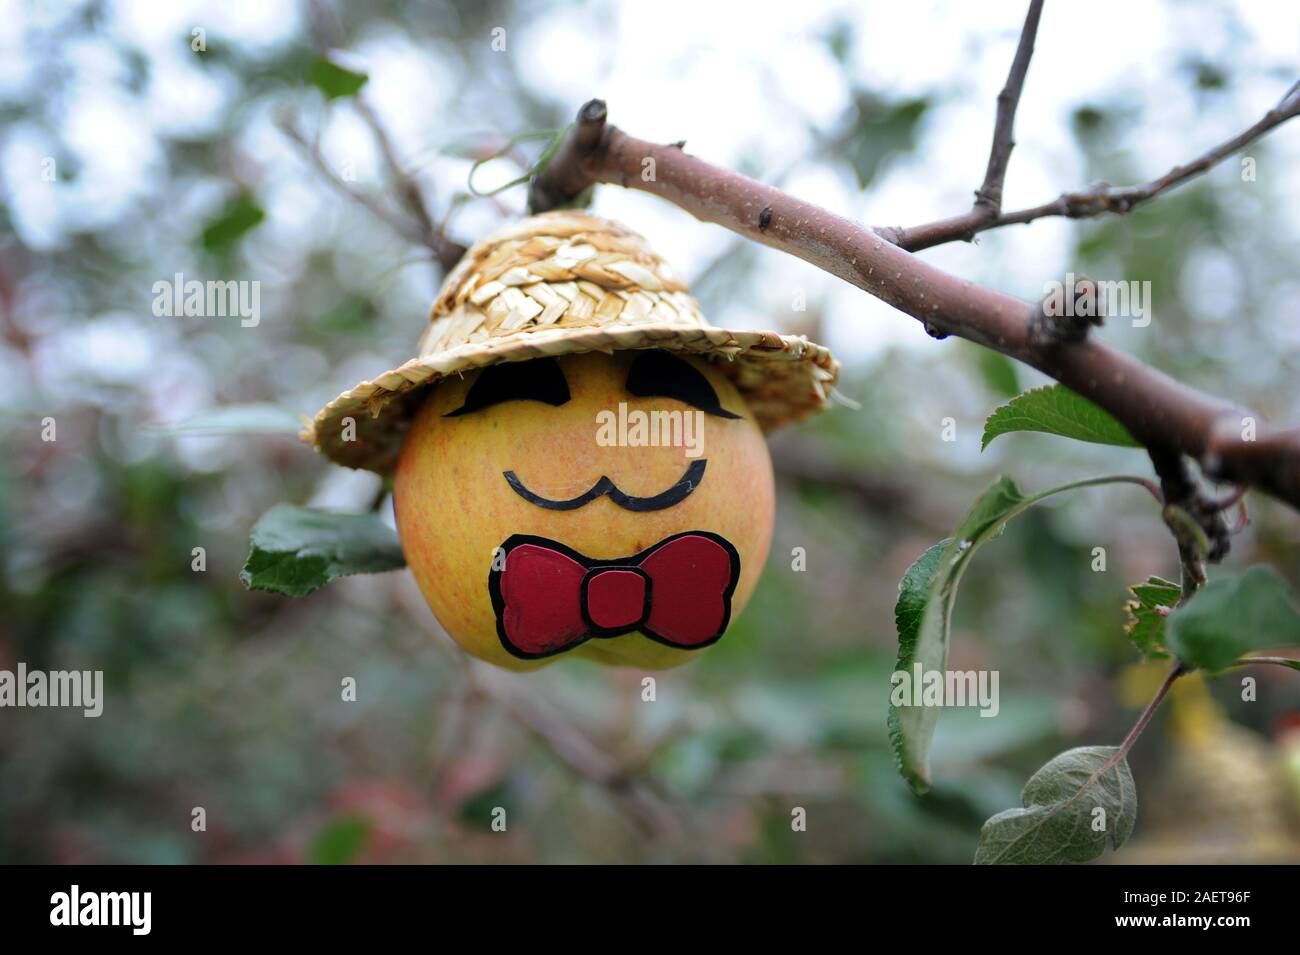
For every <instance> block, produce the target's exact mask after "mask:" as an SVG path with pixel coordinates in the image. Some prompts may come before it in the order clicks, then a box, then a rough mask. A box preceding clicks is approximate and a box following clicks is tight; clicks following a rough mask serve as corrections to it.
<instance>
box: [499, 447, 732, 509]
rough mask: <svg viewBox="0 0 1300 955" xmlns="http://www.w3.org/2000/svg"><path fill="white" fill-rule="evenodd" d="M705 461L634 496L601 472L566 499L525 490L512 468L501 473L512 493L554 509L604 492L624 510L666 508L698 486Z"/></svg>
mask: <svg viewBox="0 0 1300 955" xmlns="http://www.w3.org/2000/svg"><path fill="white" fill-rule="evenodd" d="M706 463H707V461H706V460H705V459H704V458H700V460H698V461H692V462H691V465H690V467H688V468H687V469H686V473H685V474H683V475H682V476H681V479H680V480H679V481H678V482H677V483H676V484H674V485H673V486H672V487H670V488H669V489H668V490H666V491H661V492H659V493H658V494H656V495H655V496H654V497H633V496H632V495H630V494H624V493H623V492H622V491H620V490H619V489H618V486H617V485H615V484H614V482H613V481H611V480H610V479H609V478H607V477H605V476H604V475H601V478H600V480H599V481H597V482H596V483H595V484H593V485H592V486H591V489H590V490H589V491H586V492H584V493H582V494H579V495H578V496H577V497H571V498H569V499H568V500H567V501H554V500H551V499H550V498H549V497H542V496H541V495H540V494H534V493H533V492H532V491H530V490H528V488H526V487H524V482H523V481H521V480H519V476H518V475H517V474H515V472H514V471H503V472H501V473H502V474H503V475H504V477H505V479H506V481H508V482H509V484H510V487H511V488H512V489H513V490H514V492H515V493H516V494H518V495H519V496H520V497H522V498H523V499H524V500H525V501H527V502H528V503H529V504H536V505H537V506H538V507H547V508H550V509H551V510H553V511H572V510H575V509H576V508H579V507H582V506H583V505H584V504H587V503H590V502H591V501H594V500H595V499H596V498H598V497H603V496H605V495H606V494H608V495H609V499H610V500H611V501H613V502H614V503H615V504H617V505H618V506H619V507H621V508H623V509H624V510H625V511H661V510H663V509H664V508H665V507H672V506H673V505H674V504H680V503H681V502H682V501H684V500H686V498H687V496H688V495H689V494H690V493H691V492H692V491H694V490H695V489H696V488H697V487H699V486H700V482H701V481H703V480H704V465H705V464H706Z"/></svg>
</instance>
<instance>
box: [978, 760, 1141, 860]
mask: <svg viewBox="0 0 1300 955" xmlns="http://www.w3.org/2000/svg"><path fill="white" fill-rule="evenodd" d="M1020 801H1021V803H1022V804H1023V806H1024V808H1022V809H1008V810H1006V811H1005V812H1000V813H998V814H997V815H996V816H993V817H992V818H991V819H989V820H988V822H986V823H984V827H983V828H982V829H981V830H980V842H979V848H977V849H976V850H975V864H976V865H998V864H1001V865H1016V864H1018V865H1043V864H1046V863H1054V862H1089V861H1091V860H1093V859H1095V858H1097V857H1098V856H1099V855H1101V854H1102V852H1104V851H1105V849H1106V846H1107V844H1109V845H1110V847H1111V848H1112V849H1118V848H1120V847H1121V846H1122V845H1124V843H1125V842H1127V841H1128V838H1129V836H1131V835H1132V834H1133V826H1134V825H1135V824H1136V822H1137V787H1136V786H1135V785H1134V783H1133V774H1132V773H1131V772H1130V771H1129V768H1128V761H1127V760H1126V759H1124V758H1123V757H1120V756H1119V747H1116V746H1080V747H1079V748H1077V749H1071V750H1067V751H1066V752H1064V753H1061V754H1060V755H1058V756H1056V757H1055V758H1053V759H1052V760H1051V761H1049V762H1048V763H1047V764H1046V765H1045V766H1043V767H1042V768H1041V769H1040V770H1038V772H1036V773H1034V775H1033V776H1031V777H1030V778H1029V782H1027V783H1025V788H1024V790H1023V792H1021V794H1020ZM1098 807H1101V808H1102V809H1104V810H1105V814H1106V815H1105V821H1106V825H1105V828H1104V829H1103V830H1101V831H1098V830H1096V829H1094V828H1093V819H1094V816H1093V813H1094V810H1096V809H1097V808H1098Z"/></svg>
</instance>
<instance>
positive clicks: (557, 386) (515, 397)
mask: <svg viewBox="0 0 1300 955" xmlns="http://www.w3.org/2000/svg"><path fill="white" fill-rule="evenodd" d="M568 400H569V383H568V382H567V381H565V380H564V372H563V371H561V370H560V363H559V362H557V361H556V360H555V359H554V358H534V359H531V360H530V361H523V362H514V363H511V362H507V363H505V364H501V365H491V366H489V367H487V368H484V369H483V370H482V371H481V372H479V376H478V378H476V379H475V380H474V384H472V385H470V386H469V391H468V393H466V395H465V403H464V404H462V405H461V406H460V407H459V408H457V409H456V410H455V411H448V412H447V413H446V414H445V415H443V417H444V418H456V417H459V416H460V415H464V414H469V413H470V412H473V411H481V410H482V409H484V408H487V407H490V406H492V405H497V404H501V402H503V401H541V402H544V403H546V404H548V405H555V406H557V407H558V406H559V405H562V404H564V403H565V402H566V401H568Z"/></svg>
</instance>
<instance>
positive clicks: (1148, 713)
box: [1097, 660, 1187, 776]
mask: <svg viewBox="0 0 1300 955" xmlns="http://www.w3.org/2000/svg"><path fill="white" fill-rule="evenodd" d="M1186 672H1187V666H1186V664H1184V663H1183V662H1182V661H1181V660H1180V661H1178V662H1177V663H1175V664H1174V665H1173V668H1172V669H1171V670H1170V671H1169V673H1168V675H1167V676H1166V677H1165V682H1164V683H1162V684H1160V689H1159V690H1157V691H1156V695H1155V696H1154V697H1152V699H1151V702H1150V703H1148V704H1147V706H1146V709H1144V710H1143V711H1142V715H1141V716H1139V717H1138V720H1137V722H1136V723H1134V724H1133V728H1132V729H1131V730H1129V731H1128V735H1127V736H1125V737H1124V742H1122V743H1120V744H1119V750H1118V751H1117V752H1116V753H1115V755H1114V756H1113V757H1111V759H1110V761H1109V762H1107V764H1106V765H1105V766H1104V767H1103V768H1102V769H1101V770H1099V771H1098V773H1097V775H1098V776H1100V775H1101V774H1102V773H1104V772H1105V771H1106V770H1107V769H1109V768H1110V767H1111V766H1113V765H1115V764H1116V763H1118V762H1119V761H1120V760H1121V759H1123V758H1124V757H1125V756H1126V755H1128V751H1129V750H1131V749H1132V748H1133V744H1134V743H1136V742H1137V739H1138V737H1139V736H1141V735H1142V731H1143V730H1144V729H1146V727H1147V724H1148V723H1150V722H1151V717H1153V716H1155V713H1156V710H1157V709H1159V707H1160V704H1161V703H1162V702H1163V701H1164V698H1165V697H1166V696H1167V695H1168V694H1169V690H1170V689H1171V688H1172V687H1173V685H1174V681H1175V680H1177V679H1178V678H1179V677H1180V676H1182V675H1183V674H1184V673H1186Z"/></svg>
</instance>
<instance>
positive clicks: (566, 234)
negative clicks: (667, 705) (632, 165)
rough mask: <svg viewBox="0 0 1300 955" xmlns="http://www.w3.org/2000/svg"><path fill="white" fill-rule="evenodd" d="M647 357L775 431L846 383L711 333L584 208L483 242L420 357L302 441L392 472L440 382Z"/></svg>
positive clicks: (670, 279)
mask: <svg viewBox="0 0 1300 955" xmlns="http://www.w3.org/2000/svg"><path fill="white" fill-rule="evenodd" d="M635 348H662V349H666V350H668V351H673V352H680V353H685V354H690V355H696V356H698V357H701V358H705V359H708V360H711V361H713V362H715V363H716V364H717V365H718V367H719V368H721V369H722V371H723V372H724V373H725V374H726V375H727V376H728V377H729V378H730V379H731V380H732V382H733V383H734V384H735V385H736V388H737V389H738V390H739V391H740V393H741V394H742V395H744V397H745V401H746V403H747V404H748V405H749V410H750V412H751V413H752V414H753V415H754V417H755V419H756V420H757V422H758V424H759V426H760V427H761V428H762V429H763V430H764V431H770V430H771V429H773V428H776V427H778V426H780V425H782V424H786V423H788V422H791V421H797V420H799V419H800V418H804V417H807V416H808V415H810V414H812V413H813V412H816V411H819V410H821V409H822V408H823V407H825V405H826V392H827V390H828V389H829V388H830V387H831V386H832V385H833V384H834V383H835V380H836V378H837V377H838V375H839V363H838V362H837V361H836V360H835V359H834V358H832V357H831V353H830V352H829V351H828V350H827V349H825V348H823V347H822V346H821V345H815V344H813V343H812V342H809V341H807V340H806V339H804V338H803V337H795V336H789V335H778V334H777V333H776V332H760V331H731V330H728V329H723V328H715V327H713V326H712V325H710V324H709V323H708V322H706V321H705V320H704V316H703V315H701V314H700V310H699V306H698V305H697V304H696V303H695V300H694V299H693V298H691V296H690V295H689V294H688V292H687V288H686V284H685V283H684V282H683V281H682V280H681V279H680V278H678V277H677V275H676V273H674V272H673V270H672V269H671V267H670V266H669V265H668V264H667V263H666V262H664V260H663V259H661V258H660V257H659V256H658V255H656V254H655V253H654V252H653V251H651V249H650V248H649V246H648V245H647V244H646V241H645V239H643V238H642V237H641V236H639V235H637V234H636V233H635V232H632V231H631V230H629V229H626V228H624V227H623V226H621V225H619V224H618V223H616V222H611V221H609V220H607V219H600V218H597V217H596V216H593V215H589V214H587V213H585V212H578V211H572V210H566V211H559V212H548V213H544V214H542V215H537V216H531V217H529V218H526V219H523V220H521V221H519V222H516V223H513V224H511V225H508V226H506V227H505V228H503V229H500V230H498V231H497V232H495V233H493V234H492V235H491V236H489V237H488V238H486V239H484V240H483V241H481V242H479V243H477V244H476V245H474V247H473V248H471V249H470V250H469V251H468V252H467V253H466V254H465V257H464V258H463V259H461V261H460V263H459V264H458V265H457V266H456V267H455V268H454V269H452V271H451V273H450V274H449V275H448V276H447V280H446V281H445V282H444V283H443V286H442V292H441V293H440V294H439V295H438V298H437V301H435V302H434V303H433V313H432V315H431V316H430V319H429V327H428V328H427V329H426V330H425V332H424V335H423V336H422V337H421V339H420V344H419V354H418V357H416V358H412V359H411V360H410V361H408V362H406V364H404V365H401V366H400V367H398V368H395V369H394V370H392V371H388V372H385V373H384V374H382V375H380V376H379V377H378V378H375V379H374V380H373V381H363V382H362V383H361V384H359V385H357V386H356V387H355V388H351V389H349V390H348V391H345V392H343V394H341V395H339V396H338V397H337V398H335V399H334V400H333V401H331V402H330V403H329V404H327V405H326V406H325V407H324V408H322V409H321V410H320V411H319V412H318V413H317V415H316V418H315V420H313V421H312V422H311V423H310V424H308V425H307V426H306V427H305V428H304V429H303V431H302V433H301V434H300V437H301V438H302V439H303V440H304V441H307V442H309V443H311V444H313V445H315V446H316V448H317V449H318V450H319V451H320V452H321V453H322V454H324V455H325V456H326V457H328V458H330V459H331V460H333V461H335V462H337V463H339V464H344V465H347V466H348V467H354V468H365V469H367V470H371V471H377V472H379V473H380V474H388V473H390V472H391V471H392V470H393V467H394V465H395V463H396V460H397V453H398V450H399V449H400V447H401V442H402V435H403V433H404V432H405V430H406V426H407V424H408V422H409V421H410V419H411V417H412V416H413V415H414V414H415V412H416V410H417V409H418V408H419V405H420V403H421V401H422V400H423V399H424V398H425V397H426V396H427V391H426V389H427V388H428V387H429V386H430V385H433V384H434V383H436V382H437V381H439V380H440V379H443V378H446V377H447V376H449V375H456V374H462V373H464V372H466V371H472V370H473V369H475V368H483V367H486V366H488V365H495V364H499V363H500V362H507V361H526V360H528V359H530V358H540V357H544V356H551V357H554V356H558V355H571V354H578V353H582V352H596V351H600V352H606V353H611V352H614V351H622V350H627V349H635ZM349 418H350V419H352V422H354V424H353V427H352V428H351V429H350V431H351V434H348V432H347V431H345V425H347V423H348V422H347V421H346V420H345V419H349ZM345 436H349V437H351V438H352V440H344V438H345Z"/></svg>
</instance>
